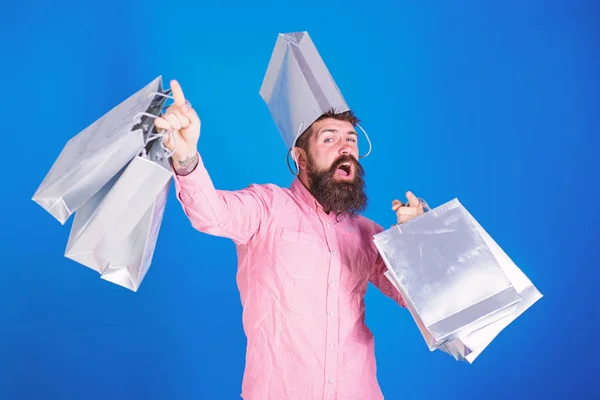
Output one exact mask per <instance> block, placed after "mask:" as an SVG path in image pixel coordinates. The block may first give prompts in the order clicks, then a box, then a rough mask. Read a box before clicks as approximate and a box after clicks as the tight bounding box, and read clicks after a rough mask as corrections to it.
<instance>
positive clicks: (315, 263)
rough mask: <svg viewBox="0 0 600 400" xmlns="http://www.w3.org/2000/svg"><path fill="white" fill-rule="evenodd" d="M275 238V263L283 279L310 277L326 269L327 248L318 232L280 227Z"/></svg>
mask: <svg viewBox="0 0 600 400" xmlns="http://www.w3.org/2000/svg"><path fill="white" fill-rule="evenodd" d="M273 239H274V240H273V247H274V251H273V253H274V255H275V264H276V268H277V270H278V271H277V272H278V273H279V274H280V278H281V279H284V280H296V279H309V278H313V277H314V276H315V274H316V273H317V272H318V271H320V270H324V271H326V268H327V264H326V263H327V260H326V258H325V257H324V254H325V253H326V251H327V248H326V246H325V243H323V242H322V240H321V239H320V237H319V235H318V234H316V233H309V232H303V231H298V230H295V229H286V228H280V229H278V230H277V231H276V232H275V235H274V238H273Z"/></svg>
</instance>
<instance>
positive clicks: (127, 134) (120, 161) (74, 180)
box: [33, 76, 170, 224]
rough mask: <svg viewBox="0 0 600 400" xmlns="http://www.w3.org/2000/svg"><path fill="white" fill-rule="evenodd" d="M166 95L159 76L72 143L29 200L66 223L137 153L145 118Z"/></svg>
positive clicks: (155, 111)
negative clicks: (31, 199)
mask: <svg viewBox="0 0 600 400" xmlns="http://www.w3.org/2000/svg"><path fill="white" fill-rule="evenodd" d="M168 92H170V90H167V91H163V89H162V78H161V77H160V76H159V77H158V78H156V79H154V80H153V81H152V82H150V83H149V84H148V85H146V86H145V87H144V88H142V89H141V90H139V91H138V92H137V93H134V94H133V95H131V96H130V97H129V98H128V99H126V100H125V101H123V102H122V103H121V104H119V105H117V106H116V107H114V108H113V109H111V110H110V111H108V112H107V113H106V114H104V115H103V116H102V117H101V118H100V119H98V120H97V121H95V122H94V123H93V124H92V125H90V126H88V127H87V128H85V129H84V130H83V131H81V132H80V133H78V134H77V135H75V136H74V137H73V138H71V139H70V140H69V141H68V142H67V143H66V145H65V146H64V148H63V150H62V151H61V153H60V155H59V156H58V158H57V159H56V160H55V162H54V164H53V165H52V167H51V168H50V171H49V172H48V173H47V174H46V176H45V178H44V179H43V181H42V183H41V184H40V186H39V187H38V189H37V191H36V192H35V194H34V196H33V201H35V202H36V203H38V204H39V205H40V206H41V207H43V208H44V209H45V210H46V211H48V212H49V213H50V214H51V215H52V216H54V217H55V218H56V219H57V220H58V221H59V222H60V223H61V224H64V223H65V222H66V221H67V220H68V219H69V217H70V216H71V214H72V213H73V212H75V211H76V210H77V209H79V207H81V206H82V205H83V204H84V203H86V202H87V201H88V200H89V199H90V198H91V197H92V196H93V195H94V194H95V193H97V192H98V190H100V188H102V187H103V186H104V185H105V184H106V183H107V182H108V181H110V179H111V178H112V177H114V176H115V174H117V173H118V171H120V170H121V169H122V168H123V167H124V166H125V165H126V164H127V163H128V162H129V161H131V159H132V158H133V157H135V156H136V154H138V153H139V152H140V151H141V149H142V148H143V147H144V143H145V138H144V134H145V132H147V128H148V125H150V124H152V123H153V122H152V121H150V118H149V116H150V115H151V116H157V115H159V114H160V112H161V110H162V105H163V104H164V102H165V100H166V96H165V95H166V94H167V93H168Z"/></svg>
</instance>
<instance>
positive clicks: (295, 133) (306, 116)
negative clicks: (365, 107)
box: [260, 32, 371, 172]
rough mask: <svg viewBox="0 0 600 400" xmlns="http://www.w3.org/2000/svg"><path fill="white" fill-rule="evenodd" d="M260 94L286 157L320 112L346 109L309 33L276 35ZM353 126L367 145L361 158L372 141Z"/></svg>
mask: <svg viewBox="0 0 600 400" xmlns="http://www.w3.org/2000/svg"><path fill="white" fill-rule="evenodd" d="M260 96H261V97H262V99H263V100H264V101H265V103H266V104H267V107H268V109H269V112H270V114H271V117H272V118H273V121H274V122H275V125H276V126H277V129H278V130H279V133H280V135H281V137H282V138H283V141H284V143H285V145H286V147H287V150H288V157H289V154H290V152H291V150H292V149H293V147H294V146H295V144H296V141H297V139H298V137H299V136H300V135H301V134H302V133H303V132H304V131H305V130H306V129H307V128H308V127H309V126H310V125H311V124H312V123H313V122H315V121H316V120H317V119H318V118H319V117H320V116H321V115H323V114H325V113H327V112H329V111H332V110H333V111H334V112H336V113H341V112H344V111H349V107H348V105H347V104H346V100H344V96H342V93H341V92H340V89H339V88H338V86H337V84H336V83H335V81H334V79H333V77H332V76H331V74H330V72H329V70H328V69H327V66H326V65H325V62H324V61H323V59H322V58H321V56H320V55H319V52H318V51H317V48H316V47H315V45H314V43H313V41H312V39H311V38H310V36H309V35H308V32H292V33H282V34H279V36H278V37H277V41H276V42H275V47H274V49H273V53H272V54H271V58H270V60H269V64H268V65H267V71H266V72H265V76H264V78H263V82H262V85H261V87H260ZM356 126H357V127H358V128H359V129H360V130H361V131H362V132H363V134H364V135H365V137H366V139H367V143H368V145H369V150H368V151H367V152H366V154H364V155H361V156H360V158H364V157H367V156H368V155H369V154H370V153H371V141H370V140H369V137H368V135H367V132H365V130H364V129H363V128H362V127H361V126H360V125H359V124H356ZM288 166H289V161H288ZM292 172H293V171H292Z"/></svg>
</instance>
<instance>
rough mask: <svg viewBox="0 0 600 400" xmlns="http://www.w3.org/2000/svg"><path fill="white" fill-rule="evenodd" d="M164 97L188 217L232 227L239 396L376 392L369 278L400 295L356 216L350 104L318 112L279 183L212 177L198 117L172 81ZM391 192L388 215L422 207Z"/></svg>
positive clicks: (252, 399)
mask: <svg viewBox="0 0 600 400" xmlns="http://www.w3.org/2000/svg"><path fill="white" fill-rule="evenodd" d="M170 85H171V89H172V90H173V96H174V101H175V102H174V104H173V105H172V106H171V107H169V109H168V110H167V111H166V113H165V114H164V115H163V117H162V118H157V119H156V127H157V128H160V129H165V130H170V131H172V132H173V134H174V138H175V144H176V146H175V147H174V146H173V145H174V143H173V138H172V137H169V138H168V139H167V140H165V146H166V147H168V148H170V149H174V150H175V152H174V154H173V155H172V160H171V161H172V164H173V169H174V171H175V177H176V178H175V187H176V193H177V197H178V199H179V200H180V202H181V204H182V206H183V209H184V211H185V213H186V215H187V216H188V218H189V219H190V221H191V223H192V225H193V227H194V228H196V229H197V230H199V231H201V232H205V233H207V234H211V235H217V236H221V237H226V238H229V239H232V240H233V241H234V243H235V244H236V249H237V253H238V271H237V284H238V288H239V292H240V297H241V301H242V306H243V325H244V331H245V334H246V337H247V352H246V368H245V371H244V378H243V383H242V393H241V396H242V398H244V399H246V400H258V399H261V400H262V399H277V400H280V399H289V400H296V399H298V400H310V399H344V400H367V399H382V398H383V395H382V393H381V390H380V387H379V384H378V382H377V377H376V363H375V355H374V342H373V336H372V334H371V332H370V330H369V329H368V327H367V326H366V325H365V321H364V318H365V307H364V295H365V293H366V290H367V285H368V282H371V283H372V284H373V285H374V286H376V287H377V288H378V289H379V290H381V291H382V292H383V293H384V294H385V295H386V296H388V297H390V298H392V299H393V300H395V301H396V302H397V303H398V304H400V305H401V306H405V304H404V302H403V299H402V297H401V295H400V294H399V292H398V291H397V290H396V289H395V288H394V287H393V285H392V284H391V283H390V282H389V281H388V280H387V278H386V277H385V276H384V272H385V271H386V267H385V264H384V262H383V260H382V259H381V257H380V256H379V254H378V251H377V249H376V248H375V246H374V244H373V240H372V238H373V235H374V234H376V233H379V232H381V231H382V230H383V228H382V227H380V226H379V225H377V224H376V223H374V222H372V221H370V220H368V219H367V218H364V217H363V216H360V215H359V213H360V212H361V211H363V210H364V209H365V207H366V204H367V196H366V195H365V192H364V181H363V169H362V167H361V165H360V164H359V163H358V161H357V159H358V143H357V134H356V131H355V129H354V126H355V125H356V124H357V123H358V119H357V118H356V117H355V116H354V114H353V113H352V112H351V111H346V112H343V113H337V114H336V113H335V112H334V111H331V112H327V113H324V114H323V115H322V116H320V117H319V118H318V119H317V120H316V121H315V122H314V123H312V124H311V125H310V126H309V127H308V129H306V130H305V131H304V133H303V134H302V135H301V136H299V138H298V140H297V142H296V144H297V145H296V147H295V148H294V149H293V150H294V152H293V158H294V159H295V160H296V162H297V165H298V168H299V173H298V176H297V178H296V179H294V181H293V182H292V184H291V187H290V188H280V187H278V186H276V185H273V184H263V185H257V184H255V185H250V186H249V187H247V188H245V189H242V190H235V191H226V190H218V189H216V188H215V187H214V186H213V183H212V181H211V179H210V177H209V174H208V172H207V169H206V168H205V166H204V164H203V162H202V158H201V156H200V154H199V152H198V151H197V144H198V139H199V136H200V120H199V118H198V115H197V114H196V112H195V111H194V109H193V108H191V106H190V105H189V103H187V102H186V100H185V98H184V95H183V91H182V89H181V87H180V86H179V84H178V83H177V82H176V81H172V82H171V83H170ZM407 196H408V202H409V205H408V206H404V204H402V203H401V202H400V201H399V200H394V201H393V202H392V209H393V210H395V211H396V216H397V222H398V223H402V222H404V221H407V220H409V219H411V218H413V217H415V216H417V215H420V214H422V213H423V207H422V205H421V204H420V202H419V201H418V200H417V198H415V196H414V195H413V194H411V193H410V192H409V193H407Z"/></svg>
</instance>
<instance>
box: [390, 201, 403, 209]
mask: <svg viewBox="0 0 600 400" xmlns="http://www.w3.org/2000/svg"><path fill="white" fill-rule="evenodd" d="M403 205H404V204H403V203H402V202H401V201H400V200H394V201H392V210H394V211H396V210H397V209H398V208H399V207H402V206H403Z"/></svg>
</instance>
